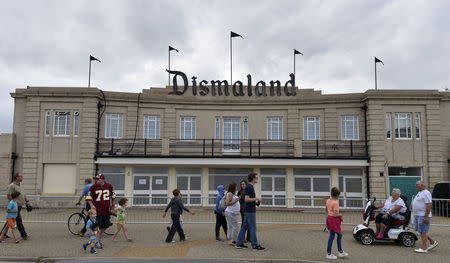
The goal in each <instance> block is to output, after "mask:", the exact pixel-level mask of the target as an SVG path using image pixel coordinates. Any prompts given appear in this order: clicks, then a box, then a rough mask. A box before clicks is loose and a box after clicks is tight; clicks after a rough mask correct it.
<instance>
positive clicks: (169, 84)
mask: <svg viewBox="0 0 450 263" xmlns="http://www.w3.org/2000/svg"><path fill="white" fill-rule="evenodd" d="M169 71H170V48H169ZM167 75H168V76H169V87H170V73H167Z"/></svg>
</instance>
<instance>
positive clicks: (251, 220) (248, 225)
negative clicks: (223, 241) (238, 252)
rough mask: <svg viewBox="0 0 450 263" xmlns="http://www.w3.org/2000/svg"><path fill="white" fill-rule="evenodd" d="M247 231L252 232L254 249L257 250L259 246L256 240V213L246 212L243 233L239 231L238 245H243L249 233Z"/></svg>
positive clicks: (251, 237) (251, 239)
mask: <svg viewBox="0 0 450 263" xmlns="http://www.w3.org/2000/svg"><path fill="white" fill-rule="evenodd" d="M247 230H249V231H250V241H251V243H252V247H253V248H256V247H257V246H258V239H257V238H256V213H247V212H244V224H243V225H242V227H241V231H239V235H238V240H237V241H236V245H239V246H242V245H243V243H244V236H245V232H247Z"/></svg>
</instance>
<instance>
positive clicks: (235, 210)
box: [225, 193, 241, 214]
mask: <svg viewBox="0 0 450 263" xmlns="http://www.w3.org/2000/svg"><path fill="white" fill-rule="evenodd" d="M228 194H232V193H227V195H228ZM236 199H239V196H236V195H233V199H232V200H233V201H235V200H236ZM225 212H228V213H235V214H239V213H240V212H241V204H240V203H239V201H237V202H236V203H234V205H229V206H227V209H225Z"/></svg>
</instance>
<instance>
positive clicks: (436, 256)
mask: <svg viewBox="0 0 450 263" xmlns="http://www.w3.org/2000/svg"><path fill="white" fill-rule="evenodd" d="M343 229H344V239H343V245H344V249H345V250H346V251H347V252H348V253H349V254H350V257H349V258H348V259H345V262H355V263H356V262H358V263H359V262H396V263H402V262H408V263H411V262H422V261H424V260H426V261H427V262H448V258H450V247H449V244H450V228H448V227H433V228H432V229H431V232H432V234H433V236H434V237H435V238H436V239H437V240H438V241H439V242H440V246H439V247H437V248H436V249H435V250H434V251H432V252H431V253H430V254H428V255H419V254H415V253H414V252H413V249H412V248H405V247H402V246H400V245H398V244H394V243H392V244H386V243H383V244H375V245H373V246H363V245H361V244H360V243H358V242H356V241H355V240H354V239H353V236H352V235H351V227H347V226H345V227H344V228H343ZM27 230H28V231H29V233H30V234H31V238H30V240H27V241H23V243H21V244H13V243H12V241H11V240H8V242H7V243H2V244H0V255H1V256H8V257H51V258H61V257H62V258H85V257H92V255H90V254H88V253H85V252H84V251H83V250H82V248H81V245H82V243H83V242H85V240H86V239H85V238H81V237H77V236H74V235H71V234H69V232H68V231H67V227H66V225H64V224H42V223H40V224H35V223H32V224H28V225H27ZM185 230H186V233H187V235H188V237H189V240H188V241H187V242H176V243H174V244H166V243H164V238H165V235H166V234H167V230H166V229H165V225H161V224H146V225H136V224H135V225H129V231H130V234H131V236H132V237H133V238H134V240H135V242H133V243H129V242H126V241H124V240H123V239H119V241H115V242H113V241H112V240H111V237H106V239H105V240H104V246H105V248H104V249H103V250H99V253H98V254H97V255H95V256H94V257H113V258H154V259H158V258H176V259H211V258H214V259H248V260H251V261H254V262H259V261H261V260H271V259H276V260H279V259H285V260H309V261H322V262H323V261H326V260H325V259H324V256H325V248H326V241H327V237H328V234H327V233H325V232H323V228H322V227H321V226H312V225H262V226H259V229H258V238H259V240H260V242H261V244H262V245H263V246H265V247H267V248H268V250H267V251H266V252H253V251H252V250H248V249H247V250H237V249H235V248H234V247H232V246H229V245H226V244H224V243H222V242H216V241H215V240H214V225H211V224H209V225H204V224H186V225H185ZM121 238H122V237H121ZM177 238H178V237H177ZM0 261H1V259H0ZM130 262H131V261H130Z"/></svg>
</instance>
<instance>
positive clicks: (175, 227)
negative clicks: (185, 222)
mask: <svg viewBox="0 0 450 263" xmlns="http://www.w3.org/2000/svg"><path fill="white" fill-rule="evenodd" d="M170 217H171V218H172V226H171V227H170V230H169V234H167V238H166V242H171V241H172V239H173V236H174V235H175V233H176V232H178V235H179V236H180V240H185V239H186V236H185V235H184V231H183V228H182V227H181V222H180V215H178V214H171V215H170Z"/></svg>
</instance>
